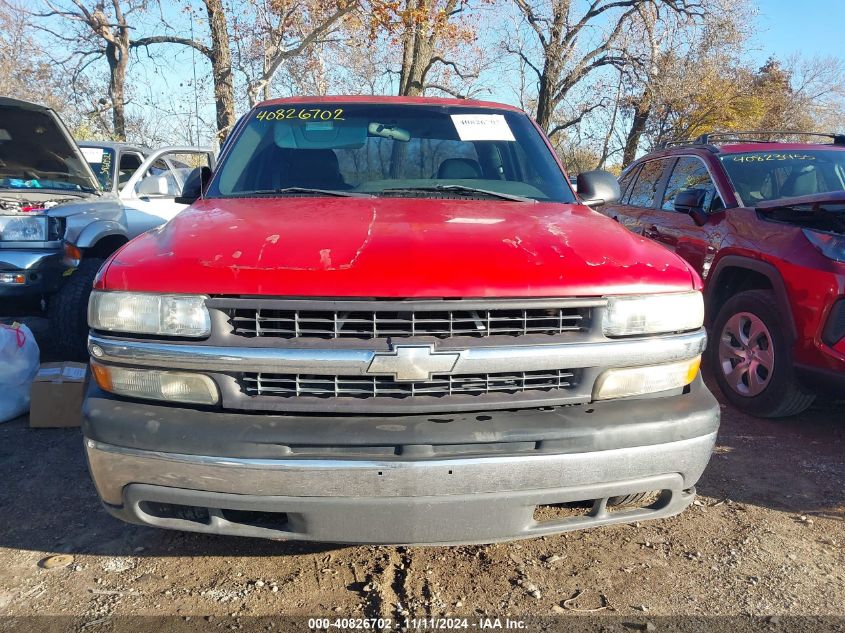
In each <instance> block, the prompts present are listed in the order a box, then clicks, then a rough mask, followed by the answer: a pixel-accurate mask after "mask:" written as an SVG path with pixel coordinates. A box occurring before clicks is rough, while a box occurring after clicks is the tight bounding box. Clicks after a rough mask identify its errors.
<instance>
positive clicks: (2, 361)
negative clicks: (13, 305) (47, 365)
mask: <svg viewBox="0 0 845 633" xmlns="http://www.w3.org/2000/svg"><path fill="white" fill-rule="evenodd" d="M39 366H40V363H39V352H38V344H37V343H36V342H35V337H34V336H33V335H32V332H31V331H30V329H29V328H28V327H26V326H25V325H22V324H19V323H15V324H14V325H12V326H9V325H3V324H0V422H7V421H9V420H13V419H14V418H17V417H18V416H21V415H23V414H24V413H26V412H27V411H29V387H30V385H31V384H32V379H33V378H35V374H37V373H38V367H39Z"/></svg>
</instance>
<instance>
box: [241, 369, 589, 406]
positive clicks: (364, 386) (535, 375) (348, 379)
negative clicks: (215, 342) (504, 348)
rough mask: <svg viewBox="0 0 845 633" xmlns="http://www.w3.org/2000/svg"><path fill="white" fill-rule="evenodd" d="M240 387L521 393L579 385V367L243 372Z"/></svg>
mask: <svg viewBox="0 0 845 633" xmlns="http://www.w3.org/2000/svg"><path fill="white" fill-rule="evenodd" d="M239 382H240V386H241V390H242V391H243V393H244V394H246V395H247V396H273V397H281V398H299V397H314V398H359V399H360V398H400V399H401V398H413V397H417V396H431V397H437V398H442V397H446V396H454V395H485V394H490V393H502V394H517V393H526V392H551V391H559V390H566V389H571V388H573V387H575V386H576V385H577V384H578V379H577V371H575V370H565V369H558V370H553V371H537V372H519V373H496V374H470V375H454V374H450V375H435V376H433V377H432V378H431V379H430V380H425V381H417V382H405V381H398V380H393V379H391V378H389V377H386V376H369V377H362V376H337V375H335V376H323V375H319V374H311V375H308V374H270V373H262V372H248V373H244V375H243V377H242V378H241V380H240V381H239Z"/></svg>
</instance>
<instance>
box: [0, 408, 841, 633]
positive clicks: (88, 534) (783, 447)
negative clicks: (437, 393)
mask: <svg viewBox="0 0 845 633" xmlns="http://www.w3.org/2000/svg"><path fill="white" fill-rule="evenodd" d="M843 411H845V407H843V405H842V404H841V403H840V404H839V405H835V404H832V403H828V404H821V405H817V406H816V407H814V408H813V409H811V410H810V411H808V412H806V413H804V414H803V415H800V416H798V417H795V418H792V419H788V420H782V421H765V420H758V419H754V418H750V417H747V416H745V415H742V414H740V413H738V412H736V411H735V410H733V409H731V408H729V407H726V406H723V410H722V412H723V418H722V427H721V432H720V435H719V441H718V444H717V447H716V450H715V452H714V455H713V458H712V461H711V463H710V466H709V467H708V469H707V470H706V472H705V473H704V476H703V478H702V480H701V481H700V482H699V486H698V490H699V497H698V499H697V501H696V502H695V505H693V506H691V507H690V508H689V509H688V510H687V511H686V512H684V513H683V514H681V515H680V516H677V517H674V518H671V519H666V520H659V521H652V522H643V523H642V524H637V525H629V526H612V527H604V528H598V529H594V530H590V531H586V532H576V533H570V534H567V535H563V536H555V537H546V538H540V539H536V540H530V541H521V542H515V543H509V544H500V545H489V546H473V547H454V548H449V547H420V548H407V547H346V546H333V545H319V544H300V543H287V542H271V541H261V540H251V539H238V538H226V537H214V536H204V535H195V534H188V533H178V532H169V531H163V530H157V529H154V528H146V527H138V526H131V525H126V524H123V523H121V522H118V521H117V520H116V519H113V518H111V517H110V516H109V515H107V514H106V512H105V511H104V510H102V509H101V507H100V504H99V502H98V500H97V497H96V494H95V492H94V488H93V486H92V484H91V481H90V479H89V477H88V474H87V471H86V466H85V460H84V457H83V453H82V442H81V435H80V432H79V430H78V429H71V430H33V429H29V428H28V425H27V420H26V418H21V419H18V420H15V421H12V422H9V423H6V424H2V425H0V481H1V482H2V485H0V614H2V615H7V616H9V615H14V616H27V615H46V614H52V615H72V616H77V617H78V618H79V621H80V622H83V624H82V625H81V626H80V627H79V628H80V629H82V630H90V629H85V627H86V626H88V625H91V624H97V623H102V622H108V621H109V620H110V619H111V618H115V617H118V616H122V615H130V614H131V615H175V616H182V617H181V621H186V622H187V621H190V620H191V619H193V621H195V622H196V621H200V622H203V623H213V622H215V621H216V622H224V621H225V622H229V621H234V622H240V618H243V617H245V616H253V615H277V614H285V615H301V616H309V617H310V616H321V617H330V618H336V617H371V618H374V617H385V618H391V619H392V620H393V621H394V622H396V621H399V620H402V619H404V618H406V617H409V616H414V617H418V618H422V617H431V616H440V615H451V616H468V617H471V618H478V617H481V616H498V617H500V618H505V617H506V616H514V617H518V616H526V615H532V614H534V615H546V614H548V615H558V616H560V617H566V616H570V615H571V616H576V615H579V614H581V613H582V612H583V611H582V610H584V611H588V610H593V609H599V608H601V607H605V608H604V609H602V610H601V611H595V612H594V613H601V614H613V615H615V616H621V617H623V618H627V617H630V618H635V619H636V621H637V622H642V623H643V625H642V628H643V630H653V629H654V628H655V626H654V625H652V624H651V621H650V620H651V619H652V618H653V619H654V620H655V621H659V619H660V616H692V615H734V616H743V617H746V618H748V617H749V616H770V617H769V618H768V619H767V620H766V621H767V622H777V621H778V620H779V619H780V618H781V617H785V616H791V615H805V616H806V615H813V616H840V617H841V616H843V615H845V549H843V546H845V453H844V452H843V448H845V441H843V440H845V415H843ZM490 520H491V521H495V520H496V518H495V517H490ZM56 554H70V555H71V556H72V557H73V561H72V562H71V563H70V564H68V565H66V566H60V567H57V568H53V569H45V568H43V567H41V566H39V562H40V561H43V559H45V558H46V557H48V556H52V555H56ZM576 596H577V597H576ZM573 598H575V599H574V600H573ZM771 616H774V618H772V617H771ZM235 618H238V619H235ZM837 621H841V622H843V623H845V620H837ZM86 623H87V624H86ZM231 626H232V627H235V626H240V625H239V624H232V625H231ZM269 626H270V625H268V628H269ZM658 628H659V627H658ZM2 629H3V627H2V626H0V630H2Z"/></svg>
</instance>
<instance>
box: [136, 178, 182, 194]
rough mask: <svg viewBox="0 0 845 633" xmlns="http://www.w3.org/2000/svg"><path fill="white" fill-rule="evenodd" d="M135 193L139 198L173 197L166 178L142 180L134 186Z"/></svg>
mask: <svg viewBox="0 0 845 633" xmlns="http://www.w3.org/2000/svg"><path fill="white" fill-rule="evenodd" d="M135 192H136V193H137V194H138V195H139V196H156V197H161V196H167V195H173V194H172V192H171V191H170V188H169V187H168V185H167V178H166V177H164V176H147V177H146V178H142V179H141V180H140V181H139V182H138V184H137V185H136V186H135Z"/></svg>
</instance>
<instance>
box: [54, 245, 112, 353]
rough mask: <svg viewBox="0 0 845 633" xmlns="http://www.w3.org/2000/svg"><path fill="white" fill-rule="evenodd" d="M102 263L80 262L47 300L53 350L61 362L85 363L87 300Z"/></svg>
mask: <svg viewBox="0 0 845 633" xmlns="http://www.w3.org/2000/svg"><path fill="white" fill-rule="evenodd" d="M105 261H106V260H105V259H100V258H90V259H83V260H82V261H81V262H80V263H79V266H78V267H77V269H76V270H75V271H74V272H73V274H71V276H70V277H69V278H68V279H67V280H66V281H65V283H64V285H63V286H62V287H61V288H60V289H59V291H58V292H57V293H56V294H55V295H53V297H51V298H50V303H49V305H48V308H47V317H48V319H49V320H50V333H51V337H52V340H53V347H54V348H55V350H56V352H57V353H58V354H60V355H61V357H62V358H63V359H67V360H75V361H79V362H86V361H87V360H88V297H89V296H90V295H91V290H92V288H93V286H94V277H96V276H97V272H99V270H100V267H101V266H102V265H103V262H105Z"/></svg>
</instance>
